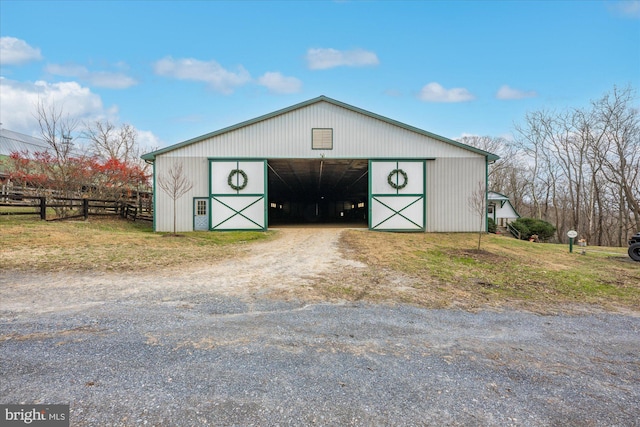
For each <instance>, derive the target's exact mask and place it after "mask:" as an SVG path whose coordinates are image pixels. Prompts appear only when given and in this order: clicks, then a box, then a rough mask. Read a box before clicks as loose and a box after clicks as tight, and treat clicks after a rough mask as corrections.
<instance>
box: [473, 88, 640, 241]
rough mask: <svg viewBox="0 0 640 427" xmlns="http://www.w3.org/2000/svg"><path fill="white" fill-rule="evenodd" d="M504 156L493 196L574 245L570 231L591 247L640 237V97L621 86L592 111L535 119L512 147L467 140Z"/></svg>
mask: <svg viewBox="0 0 640 427" xmlns="http://www.w3.org/2000/svg"><path fill="white" fill-rule="evenodd" d="M461 142H463V143H465V144H468V145H472V146H475V147H477V148H480V149H483V150H486V151H489V152H492V153H495V154H498V155H499V156H500V157H501V159H500V160H498V161H496V162H495V163H494V164H492V165H491V166H490V171H489V186H490V189H491V190H494V191H497V192H499V193H502V194H505V195H507V196H509V197H510V199H511V202H512V204H513V206H514V208H515V209H516V210H517V211H518V212H519V213H520V215H521V216H523V217H530V218H535V219H541V220H544V221H547V222H549V223H551V224H553V225H554V226H555V227H556V229H557V240H558V241H560V242H566V241H567V237H566V233H567V231H568V230H571V229H573V230H576V231H577V232H578V233H579V238H583V239H585V240H586V241H587V242H588V244H590V245H603V246H626V245H627V239H628V238H629V236H630V235H632V234H634V233H635V232H637V231H640V113H639V111H638V98H637V95H636V91H635V90H634V89H633V88H632V87H631V86H627V87H623V88H619V87H614V88H613V89H612V90H611V91H610V92H608V93H606V94H604V95H603V96H602V97H601V98H599V99H596V100H593V101H591V102H590V103H589V105H587V106H582V107H572V108H567V109H565V110H562V111H556V110H539V111H533V112H529V113H527V114H526V115H525V117H524V119H523V120H522V122H520V123H517V124H515V132H514V138H513V140H512V141H509V140H506V139H504V138H498V137H488V136H484V137H477V136H472V137H464V138H461Z"/></svg>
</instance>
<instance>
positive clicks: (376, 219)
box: [369, 160, 426, 231]
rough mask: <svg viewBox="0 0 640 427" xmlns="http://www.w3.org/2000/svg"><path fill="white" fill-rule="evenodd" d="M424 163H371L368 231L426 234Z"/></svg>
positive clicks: (401, 161) (381, 161) (395, 161)
mask: <svg viewBox="0 0 640 427" xmlns="http://www.w3.org/2000/svg"><path fill="white" fill-rule="evenodd" d="M425 187H426V185H425V162H424V160H370V161H369V228H370V229H371V230H384V231H424V230H425V222H426V218H425V216H426V210H425Z"/></svg>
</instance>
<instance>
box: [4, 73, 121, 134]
mask: <svg viewBox="0 0 640 427" xmlns="http://www.w3.org/2000/svg"><path fill="white" fill-rule="evenodd" d="M39 102H42V103H43V104H44V105H55V107H56V108H57V109H58V110H62V111H63V113H64V115H65V116H67V115H68V116H69V118H70V119H78V120H85V119H95V118H98V117H104V116H105V115H106V114H108V113H110V112H108V111H105V109H104V106H103V104H102V99H101V98H100V96H98V95H97V94H95V93H92V92H91V90H90V89H89V88H86V87H82V86H80V85H79V84H78V83H76V82H61V83H47V82H45V81H37V82H35V83H31V82H28V83H23V82H17V81H14V80H9V79H5V78H3V79H0V111H2V118H1V119H0V120H1V121H2V127H4V128H6V129H10V130H14V131H16V132H22V133H26V134H29V135H33V134H34V132H36V133H37V131H39V127H38V123H37V120H36V119H35V117H34V115H35V113H36V107H37V105H38V103H39Z"/></svg>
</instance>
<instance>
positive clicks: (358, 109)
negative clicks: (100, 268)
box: [142, 95, 500, 161]
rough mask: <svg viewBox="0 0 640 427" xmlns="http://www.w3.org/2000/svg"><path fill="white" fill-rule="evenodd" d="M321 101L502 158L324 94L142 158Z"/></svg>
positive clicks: (152, 158) (151, 158) (496, 158)
mask: <svg viewBox="0 0 640 427" xmlns="http://www.w3.org/2000/svg"><path fill="white" fill-rule="evenodd" d="M319 102H327V103H329V104H332V105H335V106H338V107H342V108H345V109H347V110H350V111H353V112H356V113H360V114H363V115H365V116H368V117H371V118H373V119H376V120H380V121H382V122H385V123H388V124H391V125H394V126H398V127H401V128H403V129H405V130H408V131H411V132H415V133H418V134H420V135H424V136H427V137H429V138H433V139H436V140H438V141H441V142H445V143H447V144H451V145H454V146H456V147H459V148H463V149H465V150H468V151H471V152H474V153H477V154H480V155H483V156H485V157H486V158H487V161H496V160H498V159H500V157H499V156H497V155H495V154H492V153H489V152H487V151H484V150H480V149H479V148H475V147H471V146H470V145H466V144H463V143H461V142H458V141H454V140H452V139H449V138H445V137H444V136H440V135H436V134H435V133H431V132H427V131H426V130H422V129H418V128H416V127H413V126H409V125H407V124H405V123H401V122H398V121H396V120H393V119H390V118H388V117H384V116H381V115H379V114H375V113H372V112H370V111H367V110H363V109H361V108H358V107H354V106H352V105H349V104H345V103H344V102H340V101H337V100H335V99H331V98H329V97H326V96H324V95H322V96H319V97H317V98H313V99H310V100H308V101H304V102H301V103H298V104H295V105H292V106H290V107H287V108H283V109H281V110H277V111H274V112H272V113H269V114H265V115H263V116H260V117H256V118H255V119H251V120H247V121H244V122H241V123H238V124H236V125H233V126H229V127H226V128H223V129H220V130H217V131H215V132H211V133H207V134H204V135H201V136H198V137H196V138H192V139H188V140H186V141H183V142H180V143H177V144H174V145H170V146H169V147H165V148H162V149H160V150H157V151H153V152H151V153H147V154H144V155H143V156H142V158H143V159H144V160H154V159H155V158H156V156H158V155H160V154H164V153H168V152H170V151H173V150H177V149H178V148H182V147H186V146H188V145H191V144H194V143H196V142H200V141H203V140H205V139H209V138H213V137H215V136H218V135H222V134H224V133H227V132H231V131H234V130H237V129H240V128H243V127H246V126H249V125H253V124H256V123H259V122H262V121H265V120H268V119H272V118H274V117H277V116H280V115H283V114H286V113H289V112H291V111H294V110H298V109H301V108H305V107H308V106H310V105H313V104H317V103H319Z"/></svg>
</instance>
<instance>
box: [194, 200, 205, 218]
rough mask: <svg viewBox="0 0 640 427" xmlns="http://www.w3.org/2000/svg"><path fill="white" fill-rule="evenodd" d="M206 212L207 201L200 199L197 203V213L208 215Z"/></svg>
mask: <svg viewBox="0 0 640 427" xmlns="http://www.w3.org/2000/svg"><path fill="white" fill-rule="evenodd" d="M206 214H207V201H206V200H198V204H197V205H196V215H206Z"/></svg>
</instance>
